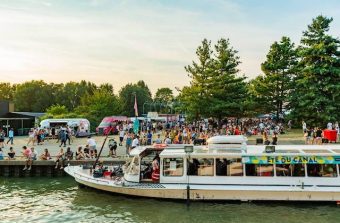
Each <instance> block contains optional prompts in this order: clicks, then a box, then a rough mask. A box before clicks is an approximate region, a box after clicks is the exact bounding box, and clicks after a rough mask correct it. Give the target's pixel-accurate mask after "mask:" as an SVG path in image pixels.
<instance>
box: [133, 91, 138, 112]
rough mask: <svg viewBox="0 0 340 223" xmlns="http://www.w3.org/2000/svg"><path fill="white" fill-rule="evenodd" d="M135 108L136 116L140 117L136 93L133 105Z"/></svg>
mask: <svg viewBox="0 0 340 223" xmlns="http://www.w3.org/2000/svg"><path fill="white" fill-rule="evenodd" d="M133 108H134V109H135V116H136V117H138V106H137V97H136V95H135V105H134V107H133Z"/></svg>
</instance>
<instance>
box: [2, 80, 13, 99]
mask: <svg viewBox="0 0 340 223" xmlns="http://www.w3.org/2000/svg"><path fill="white" fill-rule="evenodd" d="M14 92H15V85H11V83H4V82H2V83H0V100H6V101H11V100H13V95H14Z"/></svg>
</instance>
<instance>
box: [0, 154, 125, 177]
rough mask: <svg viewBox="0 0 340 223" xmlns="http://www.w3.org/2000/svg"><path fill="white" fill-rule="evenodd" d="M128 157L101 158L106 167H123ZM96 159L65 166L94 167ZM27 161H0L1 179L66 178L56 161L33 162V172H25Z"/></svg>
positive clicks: (68, 163) (77, 161) (69, 163)
mask: <svg viewBox="0 0 340 223" xmlns="http://www.w3.org/2000/svg"><path fill="white" fill-rule="evenodd" d="M127 159H128V158H127V157H119V158H106V157H105V158H101V159H99V161H102V162H103V164H104V165H122V164H124V163H125V162H126V161H127ZM94 162H95V159H88V160H70V161H65V163H64V164H65V165H71V166H78V165H82V166H92V165H93V164H94ZM25 164H26V161H25V160H1V161H0V177H43V176H46V177H61V176H66V173H65V172H64V170H63V169H60V165H59V166H58V168H55V164H56V163H55V161H54V160H36V161H33V164H32V169H31V170H23V168H24V167H25Z"/></svg>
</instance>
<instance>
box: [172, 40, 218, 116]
mask: <svg viewBox="0 0 340 223" xmlns="http://www.w3.org/2000/svg"><path fill="white" fill-rule="evenodd" d="M212 53H213V51H212V49H211V42H210V41H208V40H207V39H204V40H203V41H202V44H201V45H200V46H199V47H198V48H197V50H196V56H197V62H196V61H193V62H192V65H188V66H186V67H185V70H186V72H187V75H188V76H189V78H190V79H191V80H190V86H188V87H184V88H183V89H182V90H181V92H180V96H179V99H180V101H181V103H182V109H183V111H185V112H186V113H187V115H188V116H190V117H192V118H195V119H199V118H201V117H206V116H208V115H209V106H208V105H209V102H210V95H209V81H210V77H211V72H212V65H213V60H212Z"/></svg>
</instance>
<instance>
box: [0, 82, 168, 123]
mask: <svg viewBox="0 0 340 223" xmlns="http://www.w3.org/2000/svg"><path fill="white" fill-rule="evenodd" d="M135 95H136V98H137V101H138V111H139V114H140V115H141V113H142V112H143V110H144V105H150V104H151V102H157V103H159V104H162V105H164V106H163V107H161V106H158V107H157V108H154V106H153V107H152V108H151V109H152V110H155V109H156V110H158V111H160V110H161V109H163V111H161V112H166V111H164V109H165V108H164V107H165V105H166V104H167V103H169V102H171V101H172V100H173V98H174V97H173V92H172V90H171V89H169V88H160V89H158V90H157V92H156V94H155V96H154V98H152V95H151V91H150V89H149V88H148V86H147V85H146V84H145V82H144V81H138V82H137V83H134V84H132V83H129V84H127V85H125V86H123V87H122V88H121V89H120V90H119V92H118V94H115V93H114V89H113V86H112V85H111V84H109V83H105V84H101V85H96V84H94V83H92V82H87V81H84V80H83V81H80V82H68V83H65V84H55V83H46V82H44V81H42V80H32V81H28V82H24V83H22V84H10V83H0V100H9V101H13V102H14V105H15V109H16V111H25V112H46V113H47V114H46V116H45V117H43V118H87V119H89V120H90V122H91V124H92V127H93V128H94V127H96V126H97V125H98V124H99V123H100V121H101V120H102V119H103V117H105V116H112V115H126V116H134V115H135V113H134V100H135ZM148 111H150V106H145V111H144V112H148Z"/></svg>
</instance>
